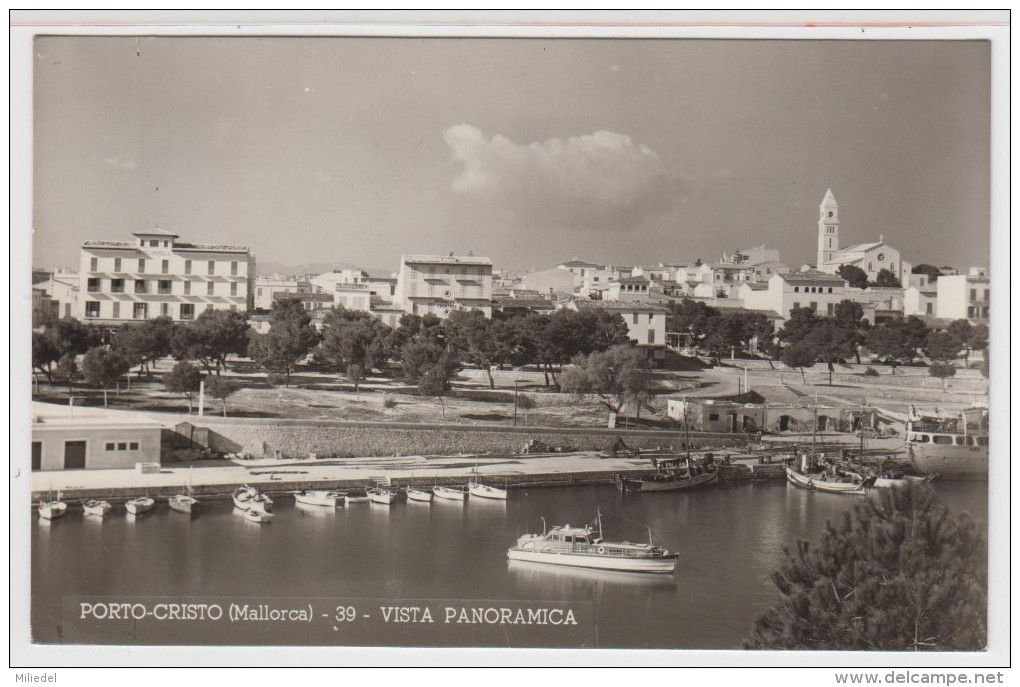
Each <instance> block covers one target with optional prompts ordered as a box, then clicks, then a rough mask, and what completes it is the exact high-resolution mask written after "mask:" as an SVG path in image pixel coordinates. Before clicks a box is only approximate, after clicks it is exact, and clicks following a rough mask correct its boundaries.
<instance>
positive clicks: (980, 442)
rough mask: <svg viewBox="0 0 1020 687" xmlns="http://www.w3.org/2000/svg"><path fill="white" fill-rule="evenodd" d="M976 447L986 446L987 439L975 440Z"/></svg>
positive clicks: (979, 438)
mask: <svg viewBox="0 0 1020 687" xmlns="http://www.w3.org/2000/svg"><path fill="white" fill-rule="evenodd" d="M977 445H978V446H988V437H978V438H977Z"/></svg>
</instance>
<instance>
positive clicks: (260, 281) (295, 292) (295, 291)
mask: <svg viewBox="0 0 1020 687" xmlns="http://www.w3.org/2000/svg"><path fill="white" fill-rule="evenodd" d="M311 292H312V285H311V283H310V282H307V281H305V280H303V279H298V278H297V277H286V276H280V275H271V276H265V277H256V278H255V297H254V304H255V305H254V307H255V310H270V309H271V308H272V307H273V302H274V301H276V300H277V294H289V295H290V296H291V297H294V298H296V297H299V296H300V295H302V294H306V293H311Z"/></svg>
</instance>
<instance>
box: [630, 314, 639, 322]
mask: <svg viewBox="0 0 1020 687" xmlns="http://www.w3.org/2000/svg"><path fill="white" fill-rule="evenodd" d="M638 317H639V315H638V314H637V313H634V315H633V317H632V321H633V322H634V324H637V323H638Z"/></svg>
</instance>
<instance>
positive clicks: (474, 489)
mask: <svg viewBox="0 0 1020 687" xmlns="http://www.w3.org/2000/svg"><path fill="white" fill-rule="evenodd" d="M468 493H469V494H471V495H472V496H477V497H478V498H480V499H497V500H499V501H506V489H500V488H498V487H490V486H489V485H488V484H482V483H481V482H475V481H474V480H472V481H470V482H468Z"/></svg>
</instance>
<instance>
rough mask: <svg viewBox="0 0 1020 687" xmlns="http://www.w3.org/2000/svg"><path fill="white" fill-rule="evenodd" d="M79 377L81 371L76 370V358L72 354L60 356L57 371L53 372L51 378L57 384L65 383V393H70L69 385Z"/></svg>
mask: <svg viewBox="0 0 1020 687" xmlns="http://www.w3.org/2000/svg"><path fill="white" fill-rule="evenodd" d="M80 376H81V371H80V370H79V369H78V358H77V356H75V355H74V354H73V353H65V354H64V355H62V356H60V360H58V361H57V369H56V370H54V372H53V377H54V379H56V380H57V381H58V382H65V383H67V393H68V394H70V393H71V384H73V383H74V381H75V380H76V379H78V378H79V377H80Z"/></svg>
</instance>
